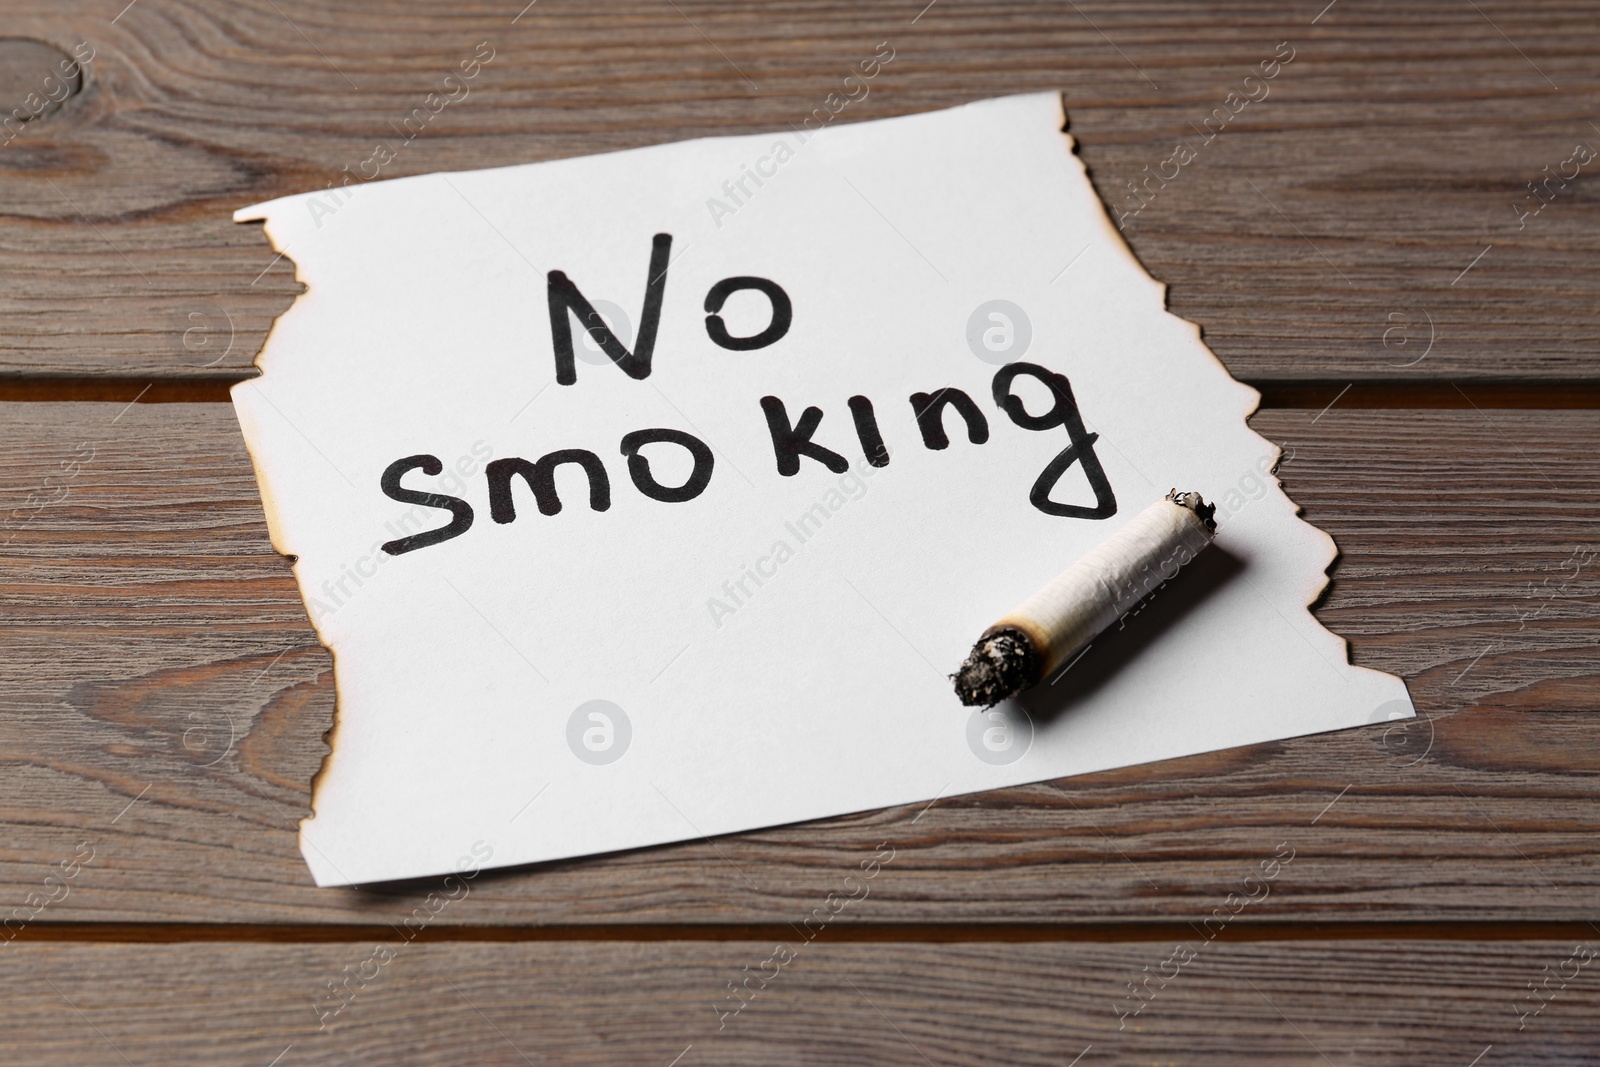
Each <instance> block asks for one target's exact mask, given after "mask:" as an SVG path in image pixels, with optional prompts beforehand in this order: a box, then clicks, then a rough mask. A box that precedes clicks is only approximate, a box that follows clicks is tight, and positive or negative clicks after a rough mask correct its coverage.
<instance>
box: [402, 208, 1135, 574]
mask: <svg viewBox="0 0 1600 1067" xmlns="http://www.w3.org/2000/svg"><path fill="white" fill-rule="evenodd" d="M671 252H672V235H671V234H666V233H658V234H656V235H655V238H654V240H653V241H652V243H651V251H650V267H649V272H648V274H647V275H646V283H645V294H644V306H643V309H642V310H641V312H640V315H639V334H638V337H637V339H636V340H635V341H634V344H633V347H632V349H629V348H628V346H627V345H625V344H623V343H622V341H621V340H620V339H619V338H618V337H617V335H616V334H615V333H614V332H613V331H612V329H611V327H610V326H609V325H608V324H607V322H606V320H605V319H604V318H602V317H601V315H600V314H599V312H597V311H596V310H595V308H594V305H593V304H592V303H590V301H589V300H588V299H587V298H586V297H585V296H584V295H583V293H582V292H581V291H580V290H579V289H578V287H577V285H576V284H575V283H574V282H573V281H572V280H571V279H570V278H568V277H567V275H566V274H565V273H563V272H562V271H559V270H552V271H550V272H549V275H548V277H547V283H548V285H547V294H546V295H547V300H548V304H549V311H550V337H551V344H552V348H553V349H554V352H553V355H554V358H555V372H556V382H557V383H558V384H560V385H563V386H571V385H576V384H577V381H578V364H577V360H576V359H575V354H574V349H573V333H572V319H573V318H576V319H577V320H578V323H579V324H580V325H581V326H582V327H583V328H584V329H585V330H586V331H588V334H589V336H590V337H591V338H592V339H593V340H594V342H595V344H596V345H598V346H599V348H600V350H601V351H602V352H604V353H605V354H606V356H607V357H608V358H609V359H610V360H611V362H612V363H614V364H615V365H616V367H617V369H619V370H621V371H622V372H623V373H624V374H626V375H627V376H628V377H629V378H632V379H634V380H635V381H643V380H644V379H646V378H648V377H649V376H650V369H651V361H652V358H653V356H654V353H655V343H656V333H657V331H658V329H659V327H660V325H661V314H662V305H663V303H664V300H665V296H666V287H667V269H668V267H669V266H670V264H671V260H672V256H671ZM744 290H750V291H753V292H757V293H760V294H761V295H762V296H763V297H765V298H766V301H767V303H768V304H769V305H770V307H771V318H770V320H769V321H768V323H767V325H766V327H765V328H763V329H762V330H761V331H760V332H759V333H754V334H748V335H735V334H733V333H731V332H730V331H729V330H728V326H727V323H726V322H725V321H724V320H723V318H722V314H721V312H722V309H723V306H724V305H725V304H726V303H727V300H728V298H729V297H730V296H732V295H733V294H734V293H737V292H741V291H744ZM703 306H704V308H705V313H706V314H705V330H706V334H707V336H708V337H709V338H710V339H711V341H712V343H714V344H715V345H717V346H718V347H719V348H723V349H726V350H728V351H732V352H749V351H754V350H757V349H762V348H767V347H769V346H771V345H774V344H776V343H777V342H778V341H779V340H781V339H782V338H783V337H784V335H785V334H787V333H788V332H789V327H790V325H791V323H792V322H793V321H794V305H793V303H792V301H791V300H790V299H789V294H788V293H787V292H785V291H784V289H783V287H782V286H780V285H779V284H778V283H777V282H775V281H772V280H771V279H769V278H757V277H751V276H739V277H732V278H724V279H722V280H721V281H719V282H717V283H716V284H715V285H713V286H711V288H710V289H709V290H708V291H707V292H706V295H705V302H704V305H703ZM1024 377H1026V378H1031V379H1033V380H1034V381H1036V382H1037V383H1039V385H1041V386H1043V387H1044V389H1045V390H1046V391H1047V392H1048V393H1049V396H1050V406H1049V408H1048V409H1046V410H1044V411H1042V412H1040V413H1038V414H1035V413H1034V412H1030V411H1029V410H1028V409H1027V406H1026V405H1025V404H1024V403H1023V400H1022V398H1021V397H1020V396H1018V395H1017V394H1016V392H1015V390H1014V386H1015V384H1016V381H1017V379H1018V378H1024ZM990 391H991V393H992V396H993V400H994V404H995V406H996V407H998V408H999V409H1000V410H1001V411H1003V412H1004V413H1005V415H1006V416H1007V417H1008V418H1009V419H1010V420H1011V422H1012V423H1014V424H1015V425H1016V426H1018V427H1020V428H1022V429H1024V430H1032V431H1048V430H1052V429H1056V428H1058V427H1059V428H1060V429H1063V430H1065V431H1066V434H1067V444H1066V447H1065V448H1063V449H1062V450H1061V451H1060V452H1059V453H1057V454H1056V456H1055V458H1054V459H1052V460H1051V461H1050V462H1049V464H1048V465H1046V467H1045V468H1044V470H1043V471H1042V472H1041V473H1040V475H1039V477H1038V478H1037V479H1036V480H1035V481H1034V483H1033V487H1032V489H1031V490H1030V491H1029V493H1028V501H1029V503H1031V504H1032V505H1033V506H1034V507H1035V508H1037V509H1038V510H1039V511H1042V512H1044V513H1045V514H1046V515H1055V516H1061V517H1065V518H1081V519H1094V520H1098V519H1109V518H1110V517H1111V516H1113V515H1115V514H1116V513H1117V501H1116V497H1115V495H1114V494H1113V493H1112V490H1111V483H1110V481H1109V480H1108V479H1107V478H1106V474H1105V470H1104V468H1103V467H1102V466H1101V465H1100V460H1099V457H1098V456H1096V455H1095V442H1096V441H1097V440H1098V439H1099V436H1100V435H1099V434H1098V433H1091V432H1089V431H1088V430H1087V429H1086V428H1085V426H1084V422H1083V417H1082V415H1081V414H1080V413H1079V410H1078V402H1077V399H1076V398H1075V397H1074V396H1073V393H1072V385H1071V383H1070V382H1068V381H1067V378H1066V376H1065V375H1062V374H1058V373H1056V372H1055V371H1052V370H1050V369H1048V368H1046V367H1042V366H1040V365H1038V364H1036V363H1022V362H1016V363H1008V364H1006V365H1005V366H1003V367H1001V368H1000V369H999V370H998V371H997V372H996V373H995V375H994V380H993V382H992V383H991V390H990ZM908 399H909V401H910V404H911V408H912V412H913V414H914V415H915V416H916V420H917V429H918V432H919V433H920V435H921V437H922V443H923V445H924V446H926V447H927V448H928V449H930V450H932V451H942V450H944V449H946V448H949V447H950V436H949V433H948V431H947V430H946V428H945V422H944V419H945V414H946V412H947V411H950V410H953V411H954V412H955V413H956V414H957V415H958V416H959V417H960V420H961V422H962V423H964V429H965V431H966V437H967V440H968V441H970V442H971V443H972V444H974V445H981V444H983V443H984V442H986V441H988V440H989V420H988V418H987V417H985V415H984V413H983V409H982V408H980V407H979V406H978V403H977V402H976V401H974V400H973V399H972V397H971V396H969V395H967V393H966V392H964V391H962V390H960V389H955V388H949V387H945V388H937V389H933V390H931V391H930V392H926V393H921V392H918V393H912V394H911V395H910V396H909V398H908ZM759 406H760V409H761V413H762V416H764V418H765V420H766V425H767V431H768V434H769V435H770V436H771V439H772V452H773V458H774V461H775V463H776V465H777V469H778V474H779V475H780V476H782V477H785V478H792V477H794V476H795V475H797V474H799V473H800V469H801V461H802V460H810V461H812V462H814V463H817V464H820V465H821V466H823V467H825V468H827V469H828V470H830V471H832V472H833V473H834V474H843V473H845V472H846V471H848V470H849V469H850V461H849V460H848V459H847V458H846V457H845V456H844V455H842V454H841V453H839V452H837V451H835V450H834V449H832V448H829V447H826V446H825V445H823V444H822V443H820V442H819V441H817V440H815V439H814V438H815V437H816V434H817V430H818V427H819V425H820V423H821V422H822V414H823V413H822V409H821V408H818V407H809V406H808V407H805V408H803V409H802V410H801V412H800V417H799V418H798V419H791V418H790V415H789V409H788V408H787V407H786V406H785V404H784V402H783V400H782V399H781V398H779V397H776V396H763V397H761V398H760V400H759ZM846 406H847V407H848V408H849V410H850V417H851V421H852V422H853V423H854V427H855V432H856V438H857V440H858V441H859V442H860V445H861V451H862V455H863V456H864V458H865V459H866V462H867V463H868V464H869V465H871V466H873V467H886V466H888V465H889V454H890V453H889V447H888V445H887V444H886V443H885V441H884V438H883V433H882V431H881V430H880V428H879V426H878V419H877V415H876V413H875V412H874V410H873V406H872V401H871V400H870V399H868V398H867V397H865V396H852V397H850V398H849V400H848V401H847V402H846ZM753 414H754V412H753V411H752V415H753ZM652 446H653V447H655V448H661V447H664V446H672V447H675V448H681V449H683V451H684V452H685V453H687V454H688V457H689V459H690V461H691V469H690V472H689V476H688V478H687V479H685V480H684V482H683V483H682V484H681V485H664V484H662V483H661V482H660V481H659V480H658V479H657V478H656V477H655V475H654V474H653V473H652V470H651V466H650V458H649V456H648V455H647V454H646V453H645V452H644V449H646V448H647V447H652ZM621 453H622V456H623V458H624V459H625V461H626V463H627V470H628V477H629V479H630V480H631V481H632V482H633V486H634V488H635V489H637V490H638V491H639V492H640V493H641V494H642V495H644V496H645V497H647V498H649V499H651V500H657V501H661V502H663V503H667V504H682V503H686V502H688V501H691V500H693V499H695V498H696V497H698V496H699V495H700V494H701V493H703V492H705V489H706V486H708V485H709V484H710V482H711V475H712V471H713V469H714V468H715V465H716V459H715V456H714V455H713V453H712V451H711V448H710V446H709V445H707V444H706V443H705V442H704V441H701V440H700V439H699V438H698V437H696V436H695V435H693V434H691V433H688V432H687V431H685V430H681V429H674V428H670V427H647V428H643V429H638V430H633V431H631V432H629V433H626V434H624V435H623V436H622V439H621ZM564 465H571V466H575V467H578V468H579V469H580V470H582V471H583V473H584V474H585V475H586V476H587V478H588V490H589V492H588V496H589V507H590V508H591V509H592V510H594V511H607V510H609V509H610V507H611V478H610V475H609V474H608V473H607V470H606V465H605V463H604V462H602V460H601V459H600V457H599V456H598V455H596V454H595V453H594V452H591V451H589V450H588V449H583V448H566V449H559V450H557V451H554V452H549V453H547V454H545V455H543V456H541V457H539V458H538V459H536V460H527V459H523V458H521V457H518V456H512V457H508V458H504V459H496V460H494V461H493V462H492V463H490V464H489V465H488V467H487V468H486V470H485V472H484V473H485V475H486V478H487V481H488V496H489V514H490V517H491V518H492V519H493V520H494V521H495V522H497V523H502V524H503V523H509V522H514V521H516V518H517V504H516V499H515V497H514V495H513V492H512V489H513V486H514V484H515V483H516V481H517V480H518V479H521V480H522V481H523V482H524V483H526V485H527V491H529V492H531V493H532V494H533V502H534V503H535V505H537V507H538V510H539V513H540V514H542V515H547V516H548V515H557V514H559V513H560V512H561V509H562V500H561V498H560V496H559V495H558V493H557V490H556V470H557V469H558V468H560V467H562V466H564ZM1074 465H1076V466H1079V467H1081V469H1082V470H1083V473H1084V477H1085V478H1086V480H1087V481H1088V484H1089V488H1090V489H1091V490H1093V492H1094V504H1093V505H1084V504H1066V503H1062V502H1059V501H1056V500H1052V499H1050V493H1051V491H1052V490H1053V489H1054V488H1055V486H1056V484H1057V483H1058V482H1059V481H1060V480H1061V478H1062V477H1063V476H1064V475H1065V474H1066V472H1067V471H1068V470H1069V469H1071V468H1072V467H1073V466H1074ZM443 469H444V464H443V463H442V462H441V461H440V459H439V457H438V456H435V455H430V454H427V453H419V454H417V455H413V456H405V457H403V458H401V459H397V460H395V461H394V462H393V463H391V464H389V466H388V467H387V468H386V469H385V470H384V471H383V474H382V476H381V477H380V478H379V485H380V486H381V488H382V489H383V493H384V495H385V496H387V497H388V498H389V499H391V500H397V501H399V502H401V503H403V504H419V505H422V506H424V507H428V508H436V509H438V510H440V511H448V512H449V513H450V515H451V520H450V522H449V523H447V524H446V525H444V526H441V527H438V528H436V529H432V530H424V531H421V532H419V533H414V534H409V535H407V536H404V537H400V538H397V539H395V540H393V541H389V542H387V543H386V544H384V545H383V551H384V552H386V553H388V554H389V555H391V556H398V555H401V554H403V553H406V552H414V551H416V550H417V549H421V548H427V547H428V546H430V545H436V544H439V543H440V542H442V541H448V540H450V539H451V538H454V537H459V536H461V535H462V534H464V533H466V532H467V530H468V529H470V528H471V526H472V523H473V519H474V512H473V508H472V505H471V504H470V503H468V502H467V501H466V500H464V499H462V498H461V497H458V496H450V495H447V494H445V493H437V492H430V491H427V490H423V489H417V488H411V487H408V486H405V485H403V484H402V479H403V478H405V476H406V475H408V474H410V473H411V472H412V471H415V470H421V471H422V473H423V474H425V475H428V476H437V475H439V474H440V472H441V471H442V470H443Z"/></svg>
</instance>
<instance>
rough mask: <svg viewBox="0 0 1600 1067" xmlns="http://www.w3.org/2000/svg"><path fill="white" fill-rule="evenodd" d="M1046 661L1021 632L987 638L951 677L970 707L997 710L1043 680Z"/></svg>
mask: <svg viewBox="0 0 1600 1067" xmlns="http://www.w3.org/2000/svg"><path fill="white" fill-rule="evenodd" d="M1042 666H1043V657H1041V656H1040V655H1039V652H1038V650H1037V649H1035V648H1034V647H1033V642H1032V641H1031V640H1029V638H1028V635H1027V634H1025V633H1023V632H1022V631H1021V630H1013V629H1004V630H996V631H994V632H993V633H987V634H984V635H983V636H982V637H980V638H979V639H978V643H977V644H975V645H973V646H972V651H971V652H969V653H967V658H966V659H965V660H964V661H963V662H962V664H961V669H960V670H958V671H956V673H954V674H952V675H951V676H950V678H951V680H952V681H954V682H955V684H956V696H957V697H959V698H960V699H961V703H963V704H965V705H966V706H967V707H969V708H971V707H979V706H981V707H986V708H988V707H993V706H994V705H996V704H998V703H1000V702H1001V701H1002V700H1004V699H1006V697H1009V696H1011V695H1012V694H1014V693H1017V692H1020V691H1021V690H1023V689H1026V688H1027V687H1028V686H1030V685H1032V684H1033V683H1034V682H1036V681H1038V680H1039V671H1040V669H1041V667H1042Z"/></svg>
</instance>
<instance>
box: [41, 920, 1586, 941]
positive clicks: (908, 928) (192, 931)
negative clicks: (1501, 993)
mask: <svg viewBox="0 0 1600 1067" xmlns="http://www.w3.org/2000/svg"><path fill="white" fill-rule="evenodd" d="M396 929H397V928H396V927H395V926H394V925H393V924H390V923H330V924H319V923H181V922H178V923H174V922H165V923H138V922H135V923H107V922H39V923H33V924H30V925H29V926H28V928H27V930H26V931H25V932H24V933H22V934H20V935H19V936H18V937H17V938H16V940H18V941H23V942H84V941H91V942H100V943H109V942H115V943H129V944H183V943H188V942H265V943H281V944H320V943H345V942H364V941H370V940H372V939H373V938H374V937H387V936H389V934H391V933H394V932H395V931H396ZM1597 930H1600V926H1597V925H1596V924H1595V923H1593V922H1589V921H1586V920H1582V919H1578V920H1571V921H1553V922H1552V921H1529V922H1518V921H1510V922H1505V921H1486V922H1476V921H1465V922H1463V921H1443V922H1426V921H1425V922H1278V923H1271V922H1256V923H1239V924H1232V925H1229V926H1228V927H1226V928H1225V929H1223V930H1222V931H1220V932H1219V933H1218V934H1217V935H1216V937H1215V938H1214V940H1216V941H1230V942H1293V941H1468V942H1484V941H1512V942H1515V941H1572V942H1579V941H1585V940H1588V939H1590V938H1593V937H1594V936H1595V934H1596V932H1597ZM1195 931H1196V926H1195V924H1194V923H1188V922H1088V923H1038V922H997V923H881V922H850V923H840V924H838V925H836V926H832V927H830V928H829V930H828V940H829V941H830V942H853V943H857V944H894V943H919V944H964V943H996V944H1032V943H1055V942H1082V943H1098V944H1115V943H1131V942H1146V941H1157V942H1165V941H1182V940H1184V939H1187V938H1192V937H1193V936H1194V934H1195ZM794 932H795V926H794V925H793V924H791V923H782V922H776V923H640V924H637V925H634V924H629V923H593V924H587V923H563V924H552V925H538V926H531V925H506V926H440V925H433V926H429V927H428V928H427V929H426V930H424V931H420V932H419V933H418V935H417V939H418V940H421V941H430V942H431V941H461V942H525V941H630V942H639V941H696V942H720V941H782V940H784V939H786V938H789V937H791V936H792V935H793V934H794Z"/></svg>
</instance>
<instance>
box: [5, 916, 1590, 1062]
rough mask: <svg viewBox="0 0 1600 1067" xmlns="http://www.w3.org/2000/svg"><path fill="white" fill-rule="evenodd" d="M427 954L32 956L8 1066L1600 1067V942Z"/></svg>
mask: <svg viewBox="0 0 1600 1067" xmlns="http://www.w3.org/2000/svg"><path fill="white" fill-rule="evenodd" d="M426 938H427V935H426V934H425V933H424V934H422V935H420V936H419V937H418V939H417V940H416V941H414V942H407V941H404V940H402V939H401V937H400V936H398V935H396V934H394V933H389V934H387V935H377V936H375V938H374V940H373V941H367V942H356V943H349V944H338V945H293V944H180V945H80V944H39V943H35V944H29V943H22V942H19V943H17V944H15V945H12V946H11V948H10V949H9V950H8V952H9V958H8V959H7V961H6V963H7V966H6V968H5V970H4V972H3V974H0V990H3V991H4V993H5V996H6V1005H7V1022H8V1024H9V1025H8V1027H7V1034H6V1037H5V1038H4V1039H3V1040H4V1047H5V1049H6V1052H7V1053H8V1058H9V1059H11V1060H12V1061H13V1062H18V1063H74V1064H76V1063H122V1062H126V1063H128V1064H133V1065H142V1064H161V1065H165V1064H170V1063H178V1062H183V1063H217V1062H229V1063H253V1064H267V1063H277V1064H282V1065H283V1067H291V1065H299V1064H314V1063H407V1064H434V1063H438V1064H445V1063H450V1064H455V1063H461V1062H474V1063H490V1064H545V1063H561V1064H572V1065H580V1064H608V1065H609V1064H617V1063H630V1064H656V1065H669V1064H670V1065H673V1067H710V1065H715V1064H739V1065H743V1064H749V1063H763V1064H796V1065H801V1064H806V1065H810V1064H836V1063H872V1064H881V1065H884V1067H894V1065H905V1067H926V1065H928V1064H939V1065H944V1064H963V1065H965V1064H974V1063H997V1064H1008V1065H1017V1067H1022V1065H1026V1064H1041V1065H1042V1064H1050V1065H1053V1067H1065V1065H1067V1064H1073V1063H1082V1064H1085V1065H1089V1064H1094V1063H1183V1064H1198V1065H1207V1064H1217V1065H1230V1067H1231V1065H1238V1064H1271V1065H1273V1067H1281V1065H1283V1064H1307V1065H1310V1064H1324V1063H1327V1064H1340V1065H1343V1064H1358V1063H1359V1064H1363V1065H1385V1064H1394V1065H1405V1067H1427V1065H1435V1064H1436V1065H1439V1067H1465V1065H1467V1064H1469V1063H1474V1062H1481V1063H1484V1064H1551V1065H1555V1064H1573V1063H1586V1062H1593V1061H1594V1058H1595V1056H1596V1054H1597V1053H1600V981H1597V980H1596V976H1595V969H1596V967H1597V966H1600V964H1596V963H1595V962H1594V955H1595V954H1596V953H1597V952H1600V938H1594V937H1591V938H1589V939H1587V940H1586V941H1585V940H1580V941H1578V942H1577V944H1574V942H1573V941H1570V940H1569V941H1534V942H1512V943H1504V942H1502V943H1484V944H1471V943H1461V942H1440V941H1423V942H1393V941H1387V942H1386V941H1378V942H1328V941H1311V942H1301V943H1286V944H1235V943H1226V942H1221V941H1213V942H1209V943H1207V942H1204V941H1202V940H1201V939H1200V938H1199V937H1198V936H1196V937H1192V938H1191V939H1190V940H1188V941H1186V942H1180V943H1179V944H1176V945H1175V944H1173V943H1171V942H1161V943H1138V944H1047V945H922V944H882V945H864V944H849V943H836V942H830V941H829V931H828V930H827V929H826V928H824V929H822V930H821V931H820V932H817V933H816V934H815V935H814V937H813V939H812V940H811V941H809V942H806V941H803V940H802V939H801V938H800V937H798V936H795V935H790V939H789V940H788V941H786V942H782V943H781V948H782V949H783V950H784V952H783V953H782V954H780V952H779V950H780V945H775V944H774V943H773V942H771V941H735V942H721V943H703V942H701V943H696V942H650V943H616V942H612V943H598V944H596V943H589V944H583V943H547V944H428V943H426ZM1146 975H1149V976H1151V977H1150V978H1149V981H1148V985H1147V986H1146V988H1147V989H1148V991H1149V996H1148V999H1147V1000H1146V1001H1145V1003H1144V1004H1143V1006H1142V1009H1141V1010H1139V1012H1138V1014H1137V1015H1135V1014H1133V1012H1134V1009H1135V1008H1136V1007H1138V1006H1139V1001H1138V1000H1136V999H1135V998H1134V997H1133V996H1132V995H1130V993H1129V985H1130V984H1131V983H1135V982H1137V983H1141V984H1143V983H1145V980H1146ZM1169 976H1170V977H1169ZM1547 980H1548V985H1547V986H1546V985H1544V983H1545V982H1546V981H1547ZM736 983H747V984H746V989H747V990H748V992H747V993H746V994H745V998H746V999H745V1000H744V1001H743V1002H742V1006H741V1001H738V1000H735V999H734V996H733V995H732V994H731V993H730V992H729V988H728V987H729V986H730V985H733V984H736ZM330 984H331V985H334V986H335V987H336V988H337V989H339V990H340V992H339V993H338V995H335V994H331V993H329V991H328V987H329V985H330ZM1530 984H1532V985H1534V986H1535V987H1536V988H1538V989H1539V992H1540V998H1541V999H1540V1000H1535V999H1534V998H1533V996H1532V995H1531V994H1530V993H1529V990H1528V986H1529V985H1530ZM1541 1003H1542V1005H1543V1006H1542V1008H1541V1007H1540V1005H1541ZM736 1007H737V1008H738V1009H739V1010H737V1012H735V1011H734V1009H735V1008H736ZM335 1009H339V1010H338V1011H337V1014H335V1013H334V1011H335ZM1535 1009H1538V1013H1537V1014H1534V1011H1535ZM1523 1013H1526V1014H1523ZM324 1018H325V1019H326V1026H323V1025H322V1022H323V1020H324ZM197 1024H198V1025H197ZM1519 1027H1520V1029H1519ZM1491 1049H1492V1051H1490V1050H1491ZM1485 1053H1487V1055H1485ZM275 1057H279V1058H278V1059H275ZM1474 1057H1480V1059H1478V1060H1474Z"/></svg>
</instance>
